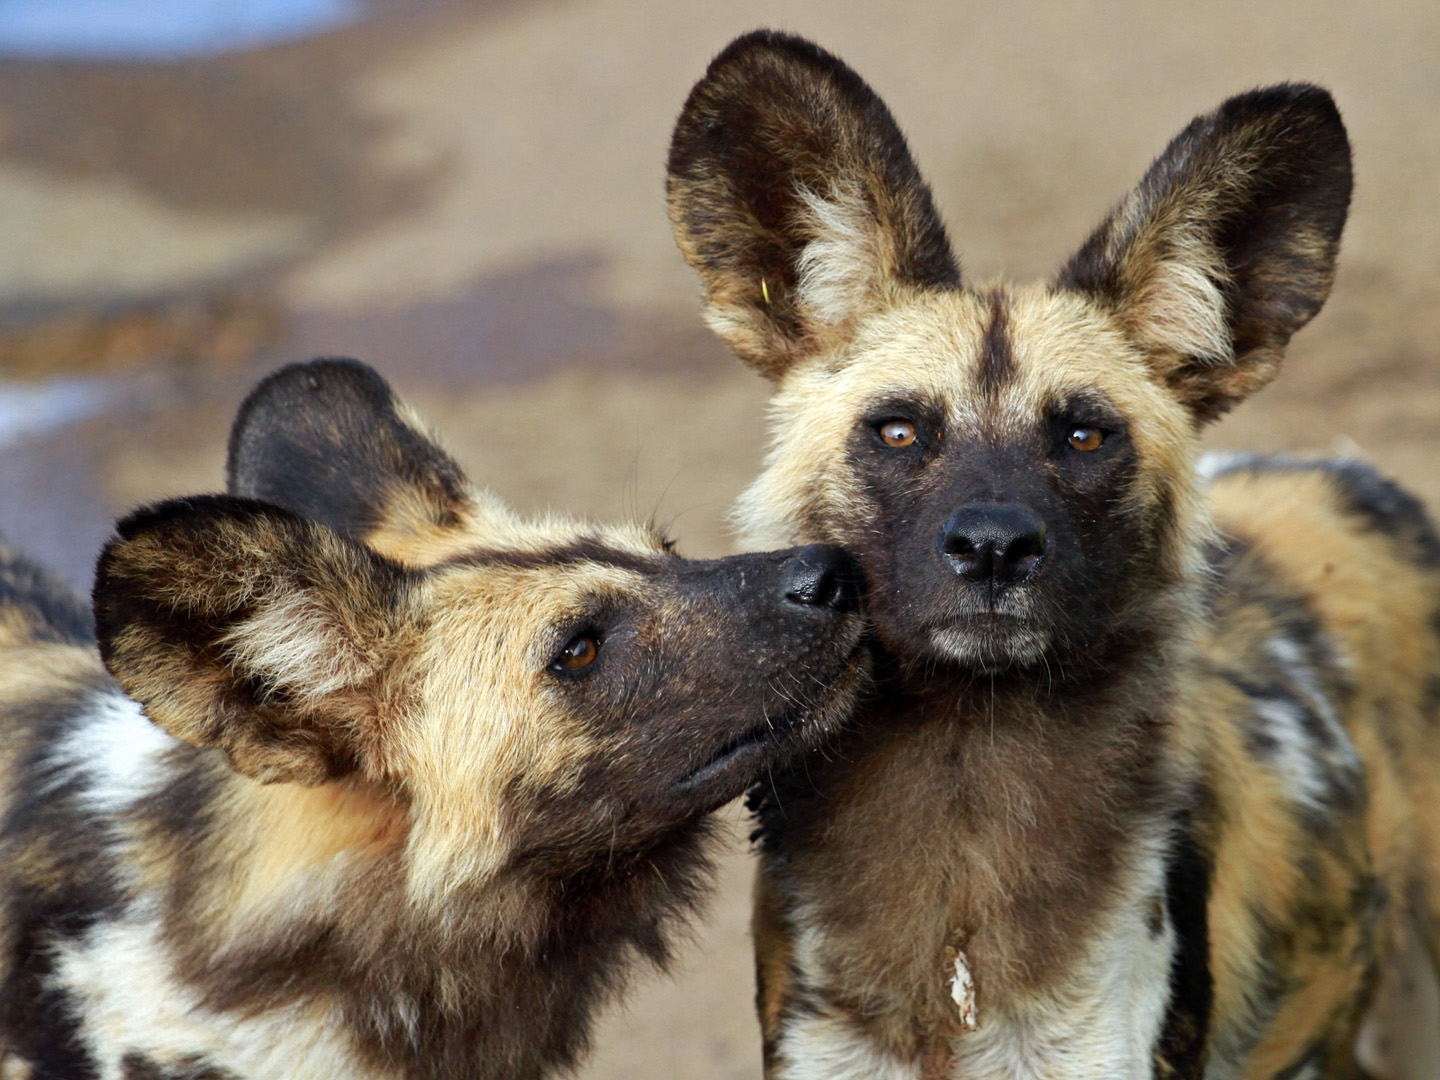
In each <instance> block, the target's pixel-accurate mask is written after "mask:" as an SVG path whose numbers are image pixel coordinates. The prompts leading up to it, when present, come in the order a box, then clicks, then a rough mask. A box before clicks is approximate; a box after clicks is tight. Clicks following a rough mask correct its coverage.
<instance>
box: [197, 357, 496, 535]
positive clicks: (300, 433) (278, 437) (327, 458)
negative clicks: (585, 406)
mask: <svg viewBox="0 0 1440 1080" xmlns="http://www.w3.org/2000/svg"><path fill="white" fill-rule="evenodd" d="M225 475H226V481H227V488H228V490H229V492H230V493H231V494H232V495H241V496H245V497H247V498H252V499H260V500H263V501H265V502H268V503H273V504H275V505H276V506H282V507H285V508H286V509H289V510H293V511H295V512H296V513H297V514H300V515H302V516H304V517H308V518H311V519H312V520H314V521H319V522H323V523H324V524H326V525H329V526H330V527H331V528H333V529H338V530H340V531H341V532H345V533H348V534H349V535H351V536H357V537H362V538H364V537H369V536H372V535H374V534H376V533H380V532H384V533H387V534H390V535H391V536H392V537H403V536H405V535H406V534H409V535H414V536H421V535H426V534H433V533H436V532H442V533H443V532H445V531H446V530H455V529H458V528H460V527H461V525H462V524H463V523H464V522H465V521H467V520H468V519H469V517H470V516H471V515H472V514H473V513H474V509H475V507H474V502H473V498H472V496H471V494H470V491H469V485H468V483H467V481H466V479H465V475H464V473H462V472H461V470H460V466H459V465H457V464H456V463H455V462H454V460H453V459H452V458H451V457H450V456H449V455H448V454H446V453H445V451H444V450H442V449H441V448H440V446H439V445H438V444H437V443H436V442H435V440H434V439H433V438H431V437H430V436H429V435H428V434H426V432H425V431H424V428H423V427H422V425H421V424H420V422H419V420H418V419H417V418H416V417H415V416H414V414H412V413H411V412H410V410H409V408H408V407H407V406H406V405H405V404H404V403H403V402H401V401H400V400H399V399H398V398H397V397H396V396H395V394H394V392H393V391H392V390H391V389H390V386H389V384H388V383H386V381H385V380H384V379H382V378H381V377H380V376H379V375H378V374H376V372H375V371H374V370H372V369H371V368H369V367H367V366H366V365H365V364H362V363H359V362H358V361H356V360H313V361H311V362H310V363H307V364H291V365H289V366H288V367H284V368H281V369H280V370H279V371H277V372H275V373H274V374H273V375H270V376H269V377H268V378H266V379H265V380H264V381H263V382H262V383H260V385H259V386H257V387H256V388H255V389H254V390H252V391H251V392H250V395H249V397H247V398H246V399H245V401H244V403H243V404H241V406H240V411H239V413H238V414H237V415H236V417H235V423H234V426H233V427H232V428H231V430H230V449H229V455H228V458H227V461H226V465H225Z"/></svg>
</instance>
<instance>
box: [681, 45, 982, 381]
mask: <svg viewBox="0 0 1440 1080" xmlns="http://www.w3.org/2000/svg"><path fill="white" fill-rule="evenodd" d="M668 168H669V176H668V180H667V185H666V189H667V192H668V195H669V202H670V220H671V222H672V224H673V225H674V227H675V236H676V239H677V240H678V242H679V244H680V250H681V251H683V252H684V254H685V258H686V260H687V261H688V262H689V263H690V265H691V266H693V267H694V268H695V270H696V271H697V272H698V273H699V274H700V279H701V281H702V282H703V284H704V286H705V303H706V318H707V320H708V321H709V323H710V325H711V327H712V328H713V329H714V330H715V331H716V333H718V334H719V335H720V336H721V337H722V338H724V339H725V340H726V341H727V342H729V344H730V346H731V348H733V349H734V350H735V351H736V352H737V353H738V354H739V355H740V357H741V359H743V360H745V361H746V362H748V363H750V364H753V365H754V366H755V367H757V368H759V369H760V371H761V372H762V373H764V374H765V375H767V376H769V377H770V378H777V377H779V375H780V374H782V373H783V372H784V371H785V370H786V369H787V368H788V367H789V366H790V365H791V364H793V363H794V362H795V361H796V360H798V359H802V358H804V357H806V356H809V355H813V354H814V353H816V352H818V351H820V350H822V349H823V348H825V347H826V346H827V345H829V344H831V343H833V342H834V341H836V340H840V339H842V338H843V335H844V333H845V330H846V328H847V326H848V324H849V323H850V322H851V320H852V319H853V318H854V317H855V316H856V315H857V314H860V313H862V312H863V311H864V310H866V309H868V308H870V307H872V306H873V305H875V304H876V303H878V302H882V301H883V299H884V297H885V295H886V293H887V290H889V289H891V288H893V287H894V286H897V285H900V286H918V287H923V288H953V287H956V286H958V285H959V282H960V271H959V268H958V267H957V265H956V263H955V258H954V256H953V255H952V254H951V251H950V243H949V241H948V240H947V239H946V236H945V228H944V226H943V225H942V224H941V222H940V218H939V215H938V214H936V212H935V207H934V204H933V203H932V201H931V198H930V189H929V188H928V187H926V185H925V182H924V181H923V180H922V179H921V178H920V172H919V170H918V169H917V168H916V167H915V162H914V161H913V159H912V158H911V156H910V151H909V149H908V148H907V147H906V145H905V139H904V137H903V136H902V135H901V134H900V129H899V128H898V127H896V125H895V121H894V119H893V118H892V117H891V116H890V112H889V110H887V109H886V108H885V105H884V103H883V102H882V101H881V100H880V99H879V98H878V97H876V96H875V92H874V91H873V90H871V89H870V87H868V86H866V85H865V83H864V81H863V80H862V79H861V78H860V76H858V75H856V74H855V72H853V71H851V70H850V68H848V67H846V66H845V65H844V64H843V63H841V62H840V61H839V60H838V59H836V58H835V57H833V56H831V55H830V54H829V53H827V52H825V51H824V50H823V49H821V48H819V47H818V46H816V45H813V44H811V43H810V42H808V41H805V40H804V39H802V38H797V37H791V36H788V35H786V34H779V33H775V32H773V31H768V30H759V31H756V32H754V33H751V34H747V35H745V36H744V37H741V38H738V39H736V40H735V41H734V42H732V43H731V44H730V46H729V47H728V48H726V49H725V51H724V52H722V53H721V54H720V55H719V56H717V57H716V58H715V60H714V62H713V63H711V65H710V67H709V69H708V70H707V71H706V72H705V77H704V78H702V79H701V80H700V81H699V82H698V83H697V84H696V85H695V89H694V90H692V91H691V92H690V97H689V99H688V100H687V101H686V102H685V108H684V110H683V111H682V112H681V114H680V119H679V121H678V122H677V123H676V125H675V134H674V137H673V139H672V141H671V144H670V160H669V167H668Z"/></svg>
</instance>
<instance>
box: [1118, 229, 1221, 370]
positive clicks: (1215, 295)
mask: <svg viewBox="0 0 1440 1080" xmlns="http://www.w3.org/2000/svg"><path fill="white" fill-rule="evenodd" d="M1225 277H1226V273H1225V267H1224V263H1223V262H1222V261H1221V259H1220V254H1219V252H1217V251H1215V249H1214V248H1213V247H1212V246H1211V245H1210V244H1209V243H1207V242H1206V241H1204V240H1202V239H1200V238H1198V237H1186V238H1184V239H1183V242H1182V243H1179V244H1177V245H1176V249H1175V250H1174V251H1173V252H1172V253H1171V254H1170V255H1169V256H1167V257H1166V258H1163V259H1160V260H1159V261H1158V262H1156V263H1155V265H1154V266H1153V267H1151V268H1150V269H1149V272H1148V273H1147V274H1146V275H1145V279H1144V281H1143V284H1142V285H1141V286H1140V289H1139V291H1138V295H1137V296H1136V298H1135V302H1134V307H1133V309H1132V316H1131V317H1132V319H1133V320H1134V321H1133V333H1134V335H1135V337H1136V339H1137V340H1138V342H1139V343H1140V344H1141V345H1142V346H1145V347H1149V348H1151V349H1155V350H1157V351H1163V352H1173V353H1175V354H1178V355H1180V356H1183V357H1193V358H1195V359H1197V360H1201V361H1210V362H1211V363H1215V364H1223V363H1225V362H1226V361H1228V360H1230V359H1231V358H1232V357H1233V355H1234V350H1233V349H1232V347H1231V344H1230V330H1229V327H1228V326H1227V325H1226V318H1225V317H1226V314H1227V313H1226V310H1225V296H1224V294H1223V293H1222V292H1221V291H1220V285H1219V282H1222V281H1224V280H1225Z"/></svg>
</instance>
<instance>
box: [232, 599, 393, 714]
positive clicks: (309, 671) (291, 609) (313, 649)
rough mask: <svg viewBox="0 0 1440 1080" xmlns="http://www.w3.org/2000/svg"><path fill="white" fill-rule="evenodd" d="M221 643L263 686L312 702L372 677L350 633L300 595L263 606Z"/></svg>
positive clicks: (331, 614) (336, 618) (333, 615)
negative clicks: (287, 692)
mask: <svg viewBox="0 0 1440 1080" xmlns="http://www.w3.org/2000/svg"><path fill="white" fill-rule="evenodd" d="M225 644H226V645H227V646H229V648H230V649H231V650H232V652H233V654H234V655H235V657H236V659H237V660H238V661H239V662H240V663H241V664H242V665H243V666H244V667H246V668H248V669H250V670H252V671H254V672H255V673H256V674H257V675H259V676H260V677H261V678H262V679H264V680H265V681H266V682H267V683H269V684H271V685H273V686H283V687H285V689H286V690H287V691H289V692H290V693H292V694H298V695H300V696H301V697H302V698H306V699H310V700H317V699H319V698H322V697H324V696H325V695H327V694H332V693H334V692H336V691H337V690H344V689H347V688H349V687H353V686H356V685H358V684H360V683H362V682H364V681H365V680H366V679H368V678H369V677H370V676H371V675H373V674H374V672H375V665H374V664H373V663H372V662H371V661H370V660H369V658H368V657H367V656H366V653H365V650H363V649H362V648H360V647H359V645H358V643H357V642H356V640H355V634H354V628H352V627H347V626H346V625H344V623H343V621H342V620H341V618H340V617H339V615H338V613H336V612H334V611H332V610H329V609H327V607H326V606H325V605H324V604H322V603H319V602H317V601H316V600H315V599H314V598H312V597H309V596H306V595H305V594H303V593H301V594H297V595H292V596H284V597H279V598H276V599H274V600H272V601H270V602H268V603H266V604H265V605H264V606H263V607H262V609H261V610H260V612H259V613H258V614H256V615H253V616H252V617H250V618H249V619H246V620H245V621H244V622H242V623H240V624H239V625H238V626H236V627H235V628H234V629H233V630H231V631H230V632H229V633H228V634H226V635H225Z"/></svg>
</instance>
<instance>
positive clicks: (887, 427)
mask: <svg viewBox="0 0 1440 1080" xmlns="http://www.w3.org/2000/svg"><path fill="white" fill-rule="evenodd" d="M880 438H882V439H884V440H885V445H886V446H909V445H910V444H911V443H913V442H914V441H915V425H914V424H912V423H910V422H909V421H908V420H886V421H885V423H883V424H881V425H880Z"/></svg>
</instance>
